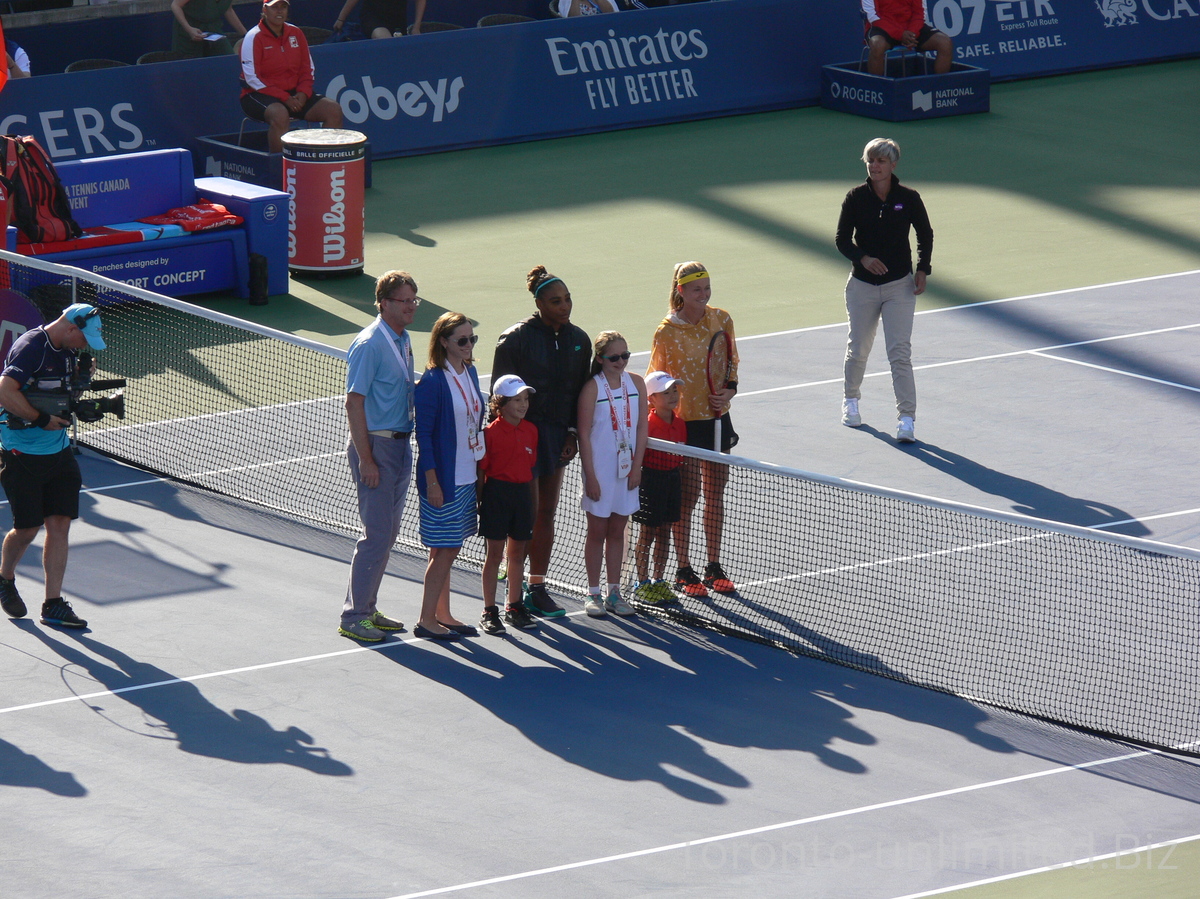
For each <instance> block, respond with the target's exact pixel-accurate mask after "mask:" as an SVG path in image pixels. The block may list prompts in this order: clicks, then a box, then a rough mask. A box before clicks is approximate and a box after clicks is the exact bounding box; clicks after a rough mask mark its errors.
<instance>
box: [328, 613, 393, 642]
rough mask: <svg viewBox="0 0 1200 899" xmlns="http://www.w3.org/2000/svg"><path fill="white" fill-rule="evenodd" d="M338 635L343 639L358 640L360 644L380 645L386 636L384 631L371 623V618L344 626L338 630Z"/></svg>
mask: <svg viewBox="0 0 1200 899" xmlns="http://www.w3.org/2000/svg"><path fill="white" fill-rule="evenodd" d="M338 633H339V634H341V635H342V636H343V637H350V638H351V639H352V640H358V641H359V642H360V643H378V642H379V641H380V640H382V639H383V638H384V636H386V635H385V634H384V632H383V631H381V630H380V629H379V628H377V627H376V626H375V625H373V624H372V623H371V619H370V618H364V619H363V620H362V621H355V622H354V623H353V624H343V625H342V626H341V627H339V628H338Z"/></svg>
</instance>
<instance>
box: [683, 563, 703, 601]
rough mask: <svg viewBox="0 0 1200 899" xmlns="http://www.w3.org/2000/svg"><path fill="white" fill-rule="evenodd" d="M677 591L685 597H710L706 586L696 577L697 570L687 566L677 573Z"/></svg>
mask: <svg viewBox="0 0 1200 899" xmlns="http://www.w3.org/2000/svg"><path fill="white" fill-rule="evenodd" d="M675 589H676V590H678V591H679V592H680V593H682V594H684V595H685V596H697V597H700V596H708V591H707V590H706V589H704V584H703V583H701V581H700V578H698V577H696V569H694V568H692V566H691V565H686V566H684V567H683V568H680V569H679V570H678V571H676V572H675Z"/></svg>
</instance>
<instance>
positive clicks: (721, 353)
mask: <svg viewBox="0 0 1200 899" xmlns="http://www.w3.org/2000/svg"><path fill="white" fill-rule="evenodd" d="M732 372H733V338H732V337H730V336H729V332H728V331H718V332H717V333H716V334H714V335H713V336H712V339H711V340H710V341H709V342H708V363H707V365H706V366H705V374H706V375H707V376H708V392H709V393H717V392H718V391H721V390H724V389H725V388H726V387H728V386H729V375H730V374H731V373H732ZM713 444H714V445H713V449H714V450H716V451H717V452H718V453H719V452H720V451H721V416H720V415H718V416H717V417H716V420H715V421H714V422H713Z"/></svg>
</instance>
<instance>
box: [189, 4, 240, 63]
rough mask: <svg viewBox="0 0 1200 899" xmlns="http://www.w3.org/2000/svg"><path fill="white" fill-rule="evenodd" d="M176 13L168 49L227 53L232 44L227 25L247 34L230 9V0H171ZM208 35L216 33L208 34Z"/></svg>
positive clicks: (199, 53)
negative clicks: (228, 36)
mask: <svg viewBox="0 0 1200 899" xmlns="http://www.w3.org/2000/svg"><path fill="white" fill-rule="evenodd" d="M171 12H172V13H173V14H174V15H175V22H174V27H173V28H172V33H171V49H172V50H175V51H176V52H178V53H183V54H184V55H186V56H189V57H201V56H229V55H230V54H232V53H233V45H232V44H231V43H229V38H227V37H226V36H225V35H224V33H223V32H224V31H225V30H226V28H232V29H233V31H234V33H235V34H238V35H240V36H242V37H245V36H246V26H245V25H243V24H242V20H241V19H239V18H238V15H237V13H235V12H234V11H233V0H171ZM209 35H219V37H215V38H211V39H210V37H209Z"/></svg>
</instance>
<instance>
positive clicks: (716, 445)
mask: <svg viewBox="0 0 1200 899" xmlns="http://www.w3.org/2000/svg"><path fill="white" fill-rule="evenodd" d="M713 449H714V450H715V451H716V452H718V453H719V452H720V451H721V416H719V415H718V416H717V417H716V418H715V419H714V420H713Z"/></svg>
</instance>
